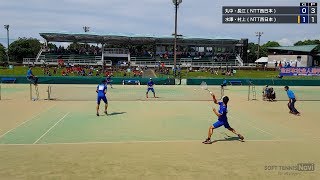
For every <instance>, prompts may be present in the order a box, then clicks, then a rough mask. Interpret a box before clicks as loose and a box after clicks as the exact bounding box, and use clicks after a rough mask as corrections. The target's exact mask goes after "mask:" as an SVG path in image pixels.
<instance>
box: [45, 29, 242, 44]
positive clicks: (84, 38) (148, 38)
mask: <svg viewBox="0 0 320 180" xmlns="http://www.w3.org/2000/svg"><path fill="white" fill-rule="evenodd" d="M40 36H41V37H43V38H44V39H46V40H47V41H49V42H79V43H106V44H146V43H157V44H173V39H174V38H173V36H155V35H140V34H120V33H118V34H112V33H109V34H96V33H64V32H58V33H52V32H50V33H40ZM178 42H179V44H189V45H215V44H219V45H221V44H226V45H230V44H242V42H243V39H240V40H239V39H233V38H228V37H215V38H202V37H185V36H183V37H180V38H179V39H178Z"/></svg>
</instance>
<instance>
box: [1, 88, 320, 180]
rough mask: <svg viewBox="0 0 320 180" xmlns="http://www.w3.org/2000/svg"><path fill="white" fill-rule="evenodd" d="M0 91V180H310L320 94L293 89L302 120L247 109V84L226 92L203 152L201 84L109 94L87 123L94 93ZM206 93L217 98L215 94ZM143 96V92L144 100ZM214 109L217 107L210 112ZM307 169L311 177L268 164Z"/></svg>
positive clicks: (205, 107) (281, 111)
mask: <svg viewBox="0 0 320 180" xmlns="http://www.w3.org/2000/svg"><path fill="white" fill-rule="evenodd" d="M48 86H49V85H40V86H39V96H40V97H39V98H40V100H39V101H30V89H29V85H2V91H1V92H2V100H1V101H0V113H1V121H0V127H1V129H0V161H1V163H0V177H1V178H3V179H34V178H36V177H39V176H41V177H46V178H45V179H221V178H222V179H319V177H320V173H319V170H318V165H319V164H320V156H319V150H320V132H319V126H320V122H319V117H318V116H319V113H318V111H317V110H318V108H319V105H320V101H319V100H320V97H319V96H320V93H319V92H320V87H292V89H293V90H294V91H295V92H296V94H297V96H298V99H300V100H302V101H299V102H298V103H297V109H298V110H300V111H301V113H302V116H300V117H297V116H293V115H290V114H289V113H288V109H287V107H286V103H287V102H286V101H282V100H285V92H284V91H283V90H282V88H280V87H279V89H277V88H275V89H276V93H277V96H278V97H279V100H280V101H277V102H266V101H262V100H261V91H262V87H256V91H257V99H258V100H251V101H248V87H247V86H228V87H227V88H226V90H225V91H224V95H227V96H229V97H230V102H229V106H228V108H229V113H228V116H229V122H230V125H231V126H232V127H233V128H235V129H236V130H237V131H239V132H240V133H241V134H243V135H244V136H245V138H246V139H245V142H241V141H239V140H238V138H236V137H235V136H234V135H233V134H232V133H230V132H228V131H227V130H226V129H224V128H220V129H217V130H215V131H214V134H213V137H212V139H213V140H216V141H215V142H214V143H213V144H211V145H204V144H202V143H201V142H202V141H203V140H204V139H205V138H206V135H207V130H208V127H209V125H211V124H212V123H213V122H215V121H216V119H217V118H216V117H215V115H214V114H213V112H212V107H213V106H212V101H210V100H211V97H210V95H209V94H208V92H207V91H203V90H202V89H201V88H200V86H157V87H155V90H156V92H157V96H158V97H159V98H156V99H154V98H149V99H146V98H145V90H146V87H145V86H120V85H118V86H114V87H115V88H114V89H109V90H108V96H109V98H108V99H109V110H108V112H109V115H108V116H100V117H96V115H95V103H96V102H95V99H96V98H95V96H96V93H95V88H96V86H93V85H51V89H50V91H51V93H50V95H49V99H52V100H50V101H48V100H44V99H48V92H47V91H48ZM209 89H210V90H211V91H213V92H214V93H216V94H217V96H218V97H220V96H221V90H220V87H218V86H209ZM149 97H151V94H149ZM216 108H217V107H216ZM299 163H314V164H315V169H314V171H295V170H279V168H278V169H276V170H274V169H273V170H270V169H268V167H269V166H293V165H297V164H299Z"/></svg>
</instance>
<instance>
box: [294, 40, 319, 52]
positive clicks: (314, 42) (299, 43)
mask: <svg viewBox="0 0 320 180" xmlns="http://www.w3.org/2000/svg"><path fill="white" fill-rule="evenodd" d="M316 44H317V45H318V47H317V48H316V50H317V51H318V52H320V40H319V39H315V40H310V39H308V40H304V41H298V42H296V43H294V45H295V46H303V45H316Z"/></svg>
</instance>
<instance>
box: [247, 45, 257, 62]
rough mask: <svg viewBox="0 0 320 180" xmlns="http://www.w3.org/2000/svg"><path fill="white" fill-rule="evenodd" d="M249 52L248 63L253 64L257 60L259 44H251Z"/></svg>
mask: <svg viewBox="0 0 320 180" xmlns="http://www.w3.org/2000/svg"><path fill="white" fill-rule="evenodd" d="M248 50H249V53H248V63H253V62H254V61H255V60H256V59H257V51H258V44H255V43H249V44H248Z"/></svg>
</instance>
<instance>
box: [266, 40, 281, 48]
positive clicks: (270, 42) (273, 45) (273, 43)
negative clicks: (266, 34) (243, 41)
mask: <svg viewBox="0 0 320 180" xmlns="http://www.w3.org/2000/svg"><path fill="white" fill-rule="evenodd" d="M262 46H264V47H279V46H280V44H279V43H278V42H276V41H268V42H267V43H265V44H264V45H262Z"/></svg>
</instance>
